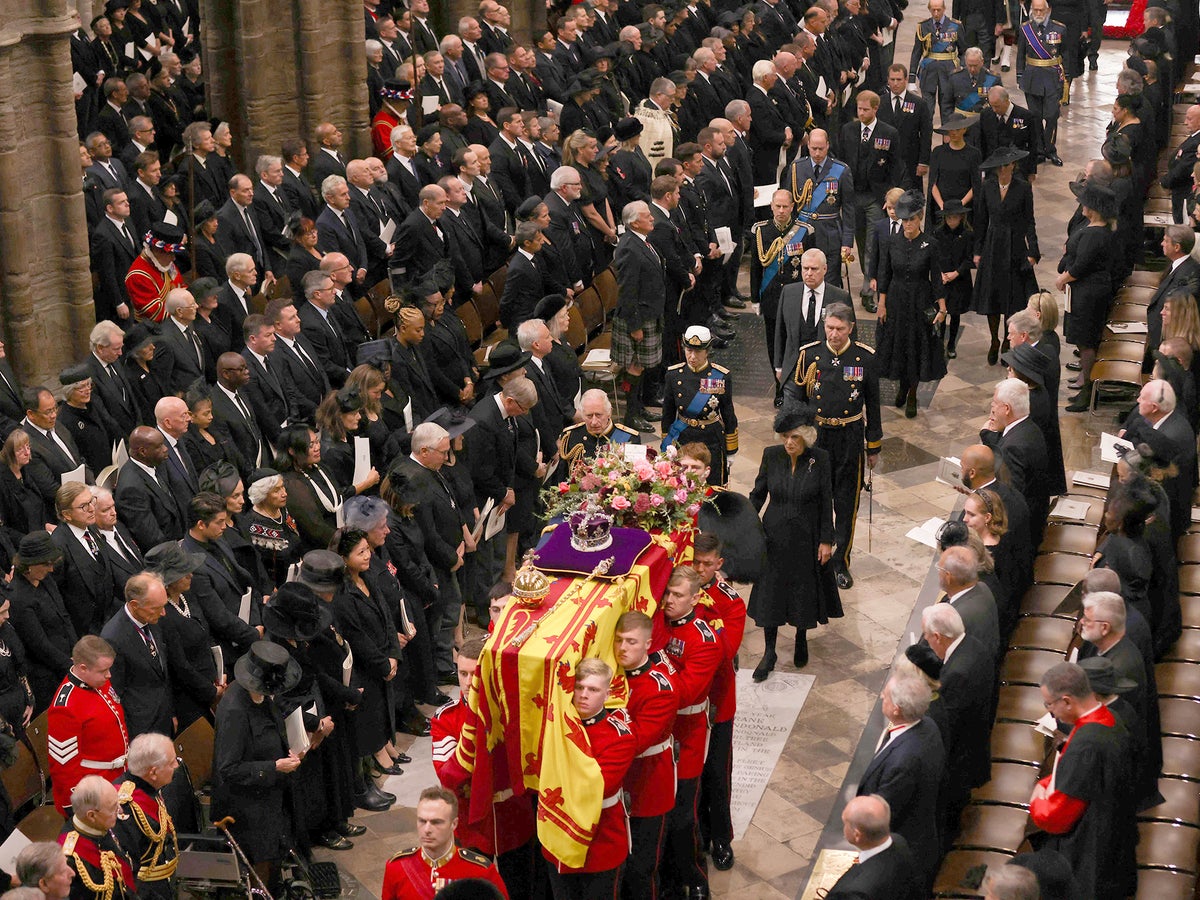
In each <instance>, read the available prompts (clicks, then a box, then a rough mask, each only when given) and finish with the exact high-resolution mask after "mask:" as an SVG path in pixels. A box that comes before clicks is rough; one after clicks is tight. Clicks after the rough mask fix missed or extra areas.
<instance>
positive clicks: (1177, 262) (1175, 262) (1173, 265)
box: [1171, 254, 1188, 272]
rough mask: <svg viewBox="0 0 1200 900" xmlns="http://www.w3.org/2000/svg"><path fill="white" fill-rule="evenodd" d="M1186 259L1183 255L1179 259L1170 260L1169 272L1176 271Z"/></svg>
mask: <svg viewBox="0 0 1200 900" xmlns="http://www.w3.org/2000/svg"><path fill="white" fill-rule="evenodd" d="M1187 258H1188V257H1187V255H1186V254H1185V255H1183V256H1181V257H1179V259H1173V260H1171V271H1172V272H1174V271H1175V270H1176V269H1178V268H1179V267H1180V265H1182V263H1183V261H1184V260H1185V259H1187Z"/></svg>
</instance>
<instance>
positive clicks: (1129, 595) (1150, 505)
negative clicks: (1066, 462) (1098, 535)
mask: <svg viewBox="0 0 1200 900" xmlns="http://www.w3.org/2000/svg"><path fill="white" fill-rule="evenodd" d="M1153 509H1154V499H1153V497H1152V495H1150V494H1149V493H1147V492H1146V491H1144V490H1141V489H1138V488H1136V487H1133V486H1131V485H1124V484H1122V485H1120V486H1119V487H1118V488H1117V489H1116V490H1115V491H1113V492H1112V494H1111V496H1110V498H1109V501H1108V507H1107V508H1106V509H1105V510H1104V528H1105V530H1107V532H1108V534H1107V535H1105V536H1104V538H1103V539H1102V540H1101V541H1100V544H1099V546H1098V547H1096V552H1095V554H1094V555H1093V556H1092V568H1093V569H1112V570H1113V571H1114V572H1116V573H1117V574H1118V575H1120V576H1121V596H1122V597H1124V598H1125V602H1126V603H1129V604H1132V605H1133V606H1136V607H1137V610H1138V612H1140V613H1141V614H1142V616H1143V617H1144V618H1145V619H1146V621H1147V622H1149V623H1150V624H1151V627H1153V626H1154V612H1153V610H1152V609H1151V606H1150V581H1151V579H1152V578H1153V576H1154V557H1153V555H1152V554H1151V553H1150V548H1149V547H1148V546H1147V545H1146V538H1145V531H1146V519H1147V518H1148V517H1149V515H1150V513H1151V512H1152V511H1153Z"/></svg>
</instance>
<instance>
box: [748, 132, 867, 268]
mask: <svg viewBox="0 0 1200 900" xmlns="http://www.w3.org/2000/svg"><path fill="white" fill-rule="evenodd" d="M779 187H780V188H781V189H784V190H790V191H791V193H792V200H793V201H794V202H795V204H796V220H797V221H798V222H800V223H801V227H802V228H804V229H805V230H807V231H808V232H809V235H808V236H807V237H806V238H805V240H806V241H808V240H811V241H812V244H811V246H814V247H817V248H818V249H819V250H822V251H824V253H825V262H826V265H827V266H828V267H829V273H828V275H827V276H826V278H827V279H828V280H829V283H830V284H832V285H833V286H834V287H842V260H843V259H848V258H849V257H850V254H851V249H852V248H853V246H854V211H853V209H847V208H846V204H848V203H850V200H851V198H852V196H853V194H854V177H853V174H852V173H851V171H850V167H849V166H848V165H847V164H846V163H844V162H842V161H841V160H839V159H833V158H832V157H830V156H829V134H828V133H827V132H825V131H824V130H822V129H820V128H815V129H813V130H812V131H811V132H810V133H809V135H808V156H797V157H796V159H795V161H794V162H793V163H792V164H791V165H790V166H788V167H787V168H786V169H785V170H784V174H783V177H782V179H781V180H780V182H779ZM789 242H790V240H789ZM760 253H761V251H760ZM763 265H764V266H765V265H767V263H766V262H764V263H763ZM782 265H783V263H782V261H781V262H780V266H782ZM793 280H795V279H793Z"/></svg>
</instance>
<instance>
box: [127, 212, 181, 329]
mask: <svg viewBox="0 0 1200 900" xmlns="http://www.w3.org/2000/svg"><path fill="white" fill-rule="evenodd" d="M144 240H145V246H144V247H142V252H141V254H140V255H139V256H138V257H137V259H135V260H134V261H133V263H132V265H130V266H129V271H128V272H127V273H125V292H126V293H127V294H128V295H129V302H130V303H132V304H133V316H134V318H135V319H137V320H138V321H139V322H145V321H150V322H162V321H163V320H165V319H166V318H167V294H169V293H171V291H173V290H174V289H175V288H181V287H187V285H186V284H184V283H183V278H181V277H180V275H179V268H178V267H177V266H176V265H175V254H176V253H182V252H183V251H184V250H185V249H186V247H187V235H186V234H185V233H184V231H183V229H182V228H180V227H179V226H178V225H169V224H167V223H166V222H156V223H154V224H153V225H151V226H150V230H149V231H147V232H146V237H145V238H144Z"/></svg>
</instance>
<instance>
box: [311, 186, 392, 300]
mask: <svg viewBox="0 0 1200 900" xmlns="http://www.w3.org/2000/svg"><path fill="white" fill-rule="evenodd" d="M342 215H343V216H344V217H345V218H344V220H343V219H341V218H338V215H337V213H335V212H334V211H333V210H332V209H330V208H329V207H328V206H326V207H325V208H324V209H323V210H321V214H320V215H319V216H317V247H318V248H319V249H320V250H321V252H322V253H341V254H344V255H345V257H346V259H348V260H350V265H352V266H353V267H354V268H355V269H356V270H357V269H365V268H367V267H368V266H369V265H370V263H371V260H370V257H368V256H367V244H366V241H364V239H363V236H362V234H361V232H360V231H359V229H358V225H357V224H356V223H355V222H354V218H353V216H351V214H350V210H349V209H348V208H347V209H345V210H343V211H342ZM377 239H378V238H377ZM292 287H293V288H294V289H295V291H296V293H297V296H299V295H300V294H301V292H302V291H303V287H302V286H301V285H298V284H294V285H292Z"/></svg>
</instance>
